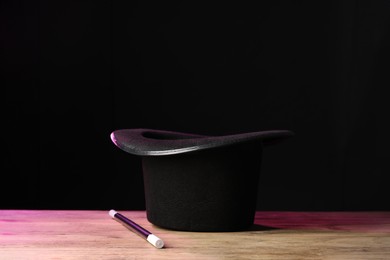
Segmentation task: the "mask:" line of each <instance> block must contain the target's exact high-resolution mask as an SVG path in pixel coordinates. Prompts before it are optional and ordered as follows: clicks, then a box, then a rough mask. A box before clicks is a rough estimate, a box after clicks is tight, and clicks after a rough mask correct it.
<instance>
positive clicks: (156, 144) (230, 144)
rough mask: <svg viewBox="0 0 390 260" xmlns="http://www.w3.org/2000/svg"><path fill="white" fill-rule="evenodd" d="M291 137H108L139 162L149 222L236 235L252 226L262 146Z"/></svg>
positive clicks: (130, 133)
mask: <svg viewBox="0 0 390 260" xmlns="http://www.w3.org/2000/svg"><path fill="white" fill-rule="evenodd" d="M292 135H293V133H292V132H291V131H287V130H271V131H259V132H250V133H241V134H234V135H225V136H204V135H197V134H188V133H179V132H172V131H162V130H154V129H121V130H116V131H114V132H113V133H112V134H111V140H112V141H113V142H114V143H115V145H116V146H118V147H119V148H120V149H122V150H124V151H126V152H128V153H130V154H134V155H137V156H140V157H141V158H142V165H143V175H144V185H145V202H146V212H147V218H148V220H149V221H150V222H151V223H153V224H156V225H159V226H161V227H165V228H169V229H175V230H187V231H235V230H241V229H245V228H247V227H248V226H250V225H252V224H253V218H254V213H255V208H256V198H257V185H258V176H259V172H260V165H261V163H260V162H261V153H262V148H263V144H269V143H271V142H274V141H279V140H282V139H284V138H287V137H289V136H292Z"/></svg>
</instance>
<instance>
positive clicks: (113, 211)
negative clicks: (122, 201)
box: [108, 209, 117, 218]
mask: <svg viewBox="0 0 390 260" xmlns="http://www.w3.org/2000/svg"><path fill="white" fill-rule="evenodd" d="M116 213H117V212H116V211H115V210H113V209H112V210H110V211H109V212H108V215H110V216H111V217H112V218H114V216H115V214H116Z"/></svg>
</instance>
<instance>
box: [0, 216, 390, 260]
mask: <svg viewBox="0 0 390 260" xmlns="http://www.w3.org/2000/svg"><path fill="white" fill-rule="evenodd" d="M119 212H120V213H122V214H123V215H125V216H127V217H129V218H130V219H132V220H134V221H135V222H137V223H138V224H140V225H142V226H143V227H145V228H146V229H148V230H149V231H151V232H153V233H154V234H155V235H157V236H159V237H160V238H162V239H163V240H164V242H165V244H166V247H165V248H163V249H156V248H154V247H153V246H152V245H150V244H149V243H147V242H146V241H145V240H143V239H142V238H141V237H139V236H137V235H136V234H134V233H132V232H131V231H129V230H128V229H126V228H125V227H124V226H122V225H121V224H119V223H118V222H117V221H114V220H113V219H111V218H110V217H109V216H108V211H37V210H0V259H2V260H8V259H12V260H15V259H354V260H358V259H390V212H257V213H256V220H255V225H253V227H252V228H251V229H250V230H248V231H244V232H226V233H194V232H179V231H171V230H166V229H162V228H159V227H156V226H154V225H152V224H150V223H149V222H148V221H147V220H146V217H145V212H143V211H119Z"/></svg>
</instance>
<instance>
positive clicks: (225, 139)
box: [111, 129, 293, 156]
mask: <svg viewBox="0 0 390 260" xmlns="http://www.w3.org/2000/svg"><path fill="white" fill-rule="evenodd" d="M292 135H293V132H291V131H288V130H270V131H259V132H250V133H242V134H234V135H224V136H205V135H197V134H187V133H179V132H172V131H163V130H154V129H120V130H116V131H114V132H112V133H111V140H112V141H113V143H114V144H115V145H116V146H117V147H118V148H120V149H122V150H123V151H125V152H128V153H130V154H134V155H141V156H159V155H173V154H180V153H188V152H194V151H199V150H204V149H211V148H217V147H224V146H230V145H235V144H240V143H245V142H255V141H258V142H263V143H268V142H270V143H271V142H273V141H279V140H281V139H284V138H287V137H290V136H292Z"/></svg>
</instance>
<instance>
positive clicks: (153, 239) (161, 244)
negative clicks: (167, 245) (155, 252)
mask: <svg viewBox="0 0 390 260" xmlns="http://www.w3.org/2000/svg"><path fill="white" fill-rule="evenodd" d="M146 240H148V241H149V243H151V244H152V245H154V246H155V247H157V248H163V247H164V241H162V240H161V239H160V238H158V237H156V236H155V235H153V234H150V235H149V236H148V238H147V239H146Z"/></svg>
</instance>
